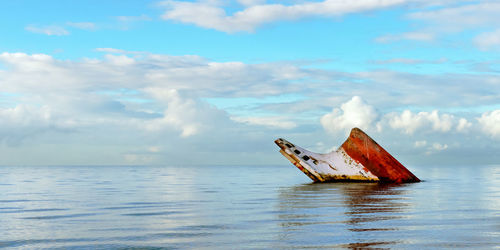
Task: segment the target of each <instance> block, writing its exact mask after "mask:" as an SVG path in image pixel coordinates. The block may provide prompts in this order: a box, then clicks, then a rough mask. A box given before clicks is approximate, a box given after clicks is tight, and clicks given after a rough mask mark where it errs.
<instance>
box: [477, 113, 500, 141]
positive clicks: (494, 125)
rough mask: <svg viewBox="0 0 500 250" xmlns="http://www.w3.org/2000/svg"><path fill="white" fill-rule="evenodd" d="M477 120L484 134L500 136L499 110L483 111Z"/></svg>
mask: <svg viewBox="0 0 500 250" xmlns="http://www.w3.org/2000/svg"><path fill="white" fill-rule="evenodd" d="M477 120H478V121H479V124H480V125H481V128H482V130H483V132H484V133H485V134H486V135H490V136H493V137H495V138H500V110H495V111H491V112H485V113H483V114H482V115H481V117H479V118H477Z"/></svg>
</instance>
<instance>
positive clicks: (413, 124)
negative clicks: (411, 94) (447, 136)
mask: <svg viewBox="0 0 500 250" xmlns="http://www.w3.org/2000/svg"><path fill="white" fill-rule="evenodd" d="M386 118H387V119H388V122H389V125H390V126H391V128H393V129H401V130H403V131H404V132H405V133H406V134H413V133H414V132H415V131H416V130H418V129H421V128H424V127H430V128H431V129H432V130H434V131H441V132H448V131H450V129H451V128H452V125H453V120H454V117H453V115H449V114H442V115H439V112H438V111H437V110H434V111H432V112H431V113H429V112H419V113H413V112H411V111H410V110H405V111H403V112H402V113H401V114H400V115H399V114H396V113H392V114H388V115H386Z"/></svg>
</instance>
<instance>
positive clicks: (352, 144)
mask: <svg viewBox="0 0 500 250" xmlns="http://www.w3.org/2000/svg"><path fill="white" fill-rule="evenodd" d="M341 147H342V148H343V149H344V151H345V152H346V153H347V154H348V155H349V156H350V157H351V158H353V159H354V160H355V161H358V162H359V163H361V164H362V165H363V166H364V167H366V168H367V169H368V170H369V171H370V172H372V173H373V174H374V175H375V176H377V177H378V178H379V179H380V181H382V182H397V183H402V182H419V181H420V180H419V179H418V178H417V177H416V176H415V175H413V174H412V173H411V172H410V171H409V170H408V169H406V168H405V167H404V166H403V165H402V164H401V163H400V162H399V161H398V160H396V159H395V158H394V157H393V156H392V155H391V154H389V153H388V152H387V151H385V149H383V148H382V147H381V146H380V145H378V144H377V143H376V142H375V141H374V140H373V139H372V138H370V136H368V135H367V134H365V133H364V132H363V131H362V130H361V129H359V128H353V129H352V130H351V134H350V135H349V138H347V140H346V141H345V142H344V144H342V146H341Z"/></svg>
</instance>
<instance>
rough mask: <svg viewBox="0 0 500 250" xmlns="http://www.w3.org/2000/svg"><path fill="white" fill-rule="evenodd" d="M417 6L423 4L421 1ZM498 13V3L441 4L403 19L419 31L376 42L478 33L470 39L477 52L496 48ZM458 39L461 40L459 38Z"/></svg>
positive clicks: (421, 39) (497, 42) (498, 25)
mask: <svg viewBox="0 0 500 250" xmlns="http://www.w3.org/2000/svg"><path fill="white" fill-rule="evenodd" d="M416 2H419V1H416ZM433 2H435V1H433ZM420 3H421V4H422V3H424V4H425V1H421V2H420ZM499 11H500V3H499V2H498V1H487V0H486V1H455V2H454V1H449V2H443V3H442V5H441V6H438V7H437V8H436V7H433V8H425V10H423V11H417V12H413V13H410V14H408V15H407V16H406V17H407V18H408V19H409V20H411V21H416V22H419V25H418V27H421V28H420V29H417V30H414V31H411V32H405V33H401V34H390V35H385V36H381V37H379V38H377V39H376V41H378V42H394V41H399V40H414V41H434V40H436V39H437V38H438V37H442V36H446V35H450V34H456V33H461V32H464V31H481V34H479V35H478V36H476V37H475V38H474V39H473V40H474V43H475V44H476V45H477V46H478V48H480V49H483V50H488V49H491V48H497V47H498V45H499V44H500V40H499V36H500V35H499V31H498V30H499V29H500V16H499V15H498V13H499ZM485 31H486V32H485ZM466 36H468V35H465V37H466ZM460 39H462V40H463V37H461V38H460Z"/></svg>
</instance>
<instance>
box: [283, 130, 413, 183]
mask: <svg viewBox="0 0 500 250" xmlns="http://www.w3.org/2000/svg"><path fill="white" fill-rule="evenodd" d="M275 143H276V144H277V145H278V146H279V147H280V153H281V154H282V155H283V156H285V157H286V158H287V159H288V160H289V161H290V162H291V163H292V164H294V165H295V166H296V167H297V168H298V169H300V170H301V171H302V172H303V173H304V174H306V175H307V176H308V177H309V178H311V179H312V180H313V181H315V182H331V181H362V182H395V183H403V182H418V181H420V180H419V179H418V178H417V177H416V176H415V175H413V173H411V172H410V171H409V170H408V169H406V168H405V167H404V166H403V165H402V164H401V163H400V162H399V161H397V160H396V159H395V158H394V157H393V156H392V155H390V154H389V153H388V152H387V151H385V149H383V148H382V147H381V146H380V145H378V143H376V142H375V141H374V140H373V139H372V138H370V137H369V136H368V135H367V134H366V133H364V132H363V131H362V130H360V129H358V128H353V129H352V130H351V133H350V135H349V137H348V138H347V140H346V141H345V142H344V143H343V144H342V146H340V147H339V148H338V149H337V150H335V151H332V152H330V153H328V154H318V153H314V152H311V151H308V150H306V149H304V148H302V147H299V146H296V145H294V144H292V143H290V142H289V141H287V140H285V139H282V138H279V139H277V140H276V141H275Z"/></svg>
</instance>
